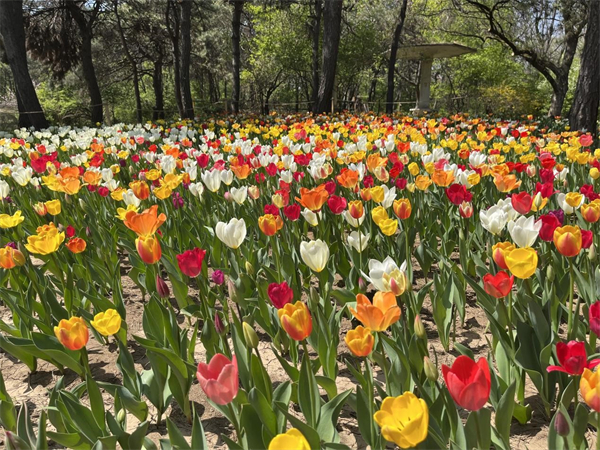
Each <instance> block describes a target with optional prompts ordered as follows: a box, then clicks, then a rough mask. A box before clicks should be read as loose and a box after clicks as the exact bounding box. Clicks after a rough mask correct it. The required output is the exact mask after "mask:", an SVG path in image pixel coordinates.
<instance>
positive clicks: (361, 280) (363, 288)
mask: <svg viewBox="0 0 600 450" xmlns="http://www.w3.org/2000/svg"><path fill="white" fill-rule="evenodd" d="M358 289H359V290H360V292H365V291H366V290H367V283H366V282H365V279H364V278H363V277H358Z"/></svg>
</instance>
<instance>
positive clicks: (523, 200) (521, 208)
mask: <svg viewBox="0 0 600 450" xmlns="http://www.w3.org/2000/svg"><path fill="white" fill-rule="evenodd" d="M510 201H511V203H512V207H513V208H514V209H515V211H517V212H518V213H519V214H527V213H528V212H529V211H531V205H532V204H533V198H532V197H531V195H529V194H528V193H527V192H519V193H518V194H513V195H512V197H511V198H510Z"/></svg>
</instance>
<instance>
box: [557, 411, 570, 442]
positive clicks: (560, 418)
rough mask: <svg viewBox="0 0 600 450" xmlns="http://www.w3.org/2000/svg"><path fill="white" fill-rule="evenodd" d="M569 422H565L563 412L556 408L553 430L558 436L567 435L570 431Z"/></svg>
mask: <svg viewBox="0 0 600 450" xmlns="http://www.w3.org/2000/svg"><path fill="white" fill-rule="evenodd" d="M570 428H571V427H570V426H569V422H567V419H566V417H565V416H564V414H563V413H562V412H561V411H560V410H558V411H556V418H555V419H554V430H555V431H556V433H557V434H558V435H559V436H563V437H565V436H568V435H569V432H570Z"/></svg>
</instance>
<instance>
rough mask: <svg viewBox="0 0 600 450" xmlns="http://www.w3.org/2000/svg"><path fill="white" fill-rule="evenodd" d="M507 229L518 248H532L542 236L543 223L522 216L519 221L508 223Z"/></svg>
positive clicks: (531, 217)
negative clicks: (539, 236) (540, 235)
mask: <svg viewBox="0 0 600 450" xmlns="http://www.w3.org/2000/svg"><path fill="white" fill-rule="evenodd" d="M506 228H507V229H508V232H509V233H510V237H511V238H512V240H513V241H514V243H515V244H517V247H532V246H533V244H534V243H535V240H536V239H537V237H538V235H539V234H540V230H541V229H542V222H541V221H537V222H535V218H534V217H533V216H530V217H525V216H521V217H519V218H518V219H517V220H511V221H510V222H508V225H507V226H506Z"/></svg>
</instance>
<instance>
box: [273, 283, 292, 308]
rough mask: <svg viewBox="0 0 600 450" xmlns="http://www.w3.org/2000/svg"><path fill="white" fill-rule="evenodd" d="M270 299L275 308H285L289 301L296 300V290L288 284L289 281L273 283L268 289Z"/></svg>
mask: <svg viewBox="0 0 600 450" xmlns="http://www.w3.org/2000/svg"><path fill="white" fill-rule="evenodd" d="M267 294H268V295H269V300H271V303H273V306H275V308H277V309H280V308H283V307H284V306H285V305H286V304H287V303H291V302H292V300H294V291H293V290H292V288H291V287H289V286H288V284H287V282H286V281H284V282H283V283H279V284H278V283H271V284H270V285H269V287H268V289H267Z"/></svg>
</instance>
